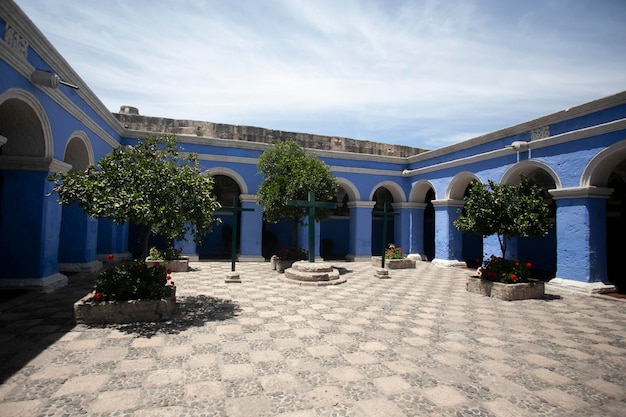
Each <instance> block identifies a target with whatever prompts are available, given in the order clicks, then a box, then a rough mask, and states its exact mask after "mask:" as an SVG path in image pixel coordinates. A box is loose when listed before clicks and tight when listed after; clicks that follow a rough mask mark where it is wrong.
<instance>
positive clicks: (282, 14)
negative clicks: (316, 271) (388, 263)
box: [15, 0, 626, 149]
mask: <svg viewBox="0 0 626 417" xmlns="http://www.w3.org/2000/svg"><path fill="white" fill-rule="evenodd" d="M15 1H16V3H17V4H18V6H20V7H21V8H22V10H24V12H25V13H26V14H27V15H28V16H29V18H30V19H31V20H32V21H33V22H34V23H35V25H36V26H37V27H38V28H39V29H40V30H41V31H42V32H43V34H44V35H45V36H46V37H47V38H48V40H49V41H50V42H51V43H52V44H53V45H54V47H55V48H56V49H57V50H58V51H59V52H60V53H61V54H62V55H63V57H64V58H65V59H66V60H67V61H68V62H69V64H70V65H71V66H72V67H73V68H74V70H75V71H76V72H77V73H78V74H79V76H80V77H81V78H82V79H83V80H84V81H85V82H86V83H87V85H88V86H89V87H90V88H91V89H92V90H93V91H94V92H95V94H96V95H97V96H98V97H99V98H100V100H101V101H102V102H103V103H104V105H105V106H106V107H107V108H108V109H109V110H110V111H112V112H118V111H119V108H120V106H122V105H129V106H133V107H137V108H138V109H139V112H140V114H142V115H146V116H155V117H167V118H173V119H189V120H201V121H209V122H215V123H227V124H235V125H247V126H257V127H264V128H268V129H277V130H283V131H292V132H303V133H312V134H320V135H329V136H342V137H348V138H354V139H365V140H372V141H376V142H385V143H390V144H399V145H408V146H414V147H420V148H426V149H435V148H439V147H442V146H446V145H450V144H453V143H457V142H461V141H463V140H467V139H471V138H473V137H476V136H479V135H482V134H485V133H489V132H492V131H495V130H499V129H502V128H505V127H509V126H513V125H516V124H518V123H523V122H525V121H528V120H532V119H534V118H537V117H541V116H544V115H546V114H550V113H554V112H557V111H560V110H563V109H566V108H569V107H574V106H576V105H579V104H583V103H586V102H588V101H591V100H595V99H598V98H602V97H605V96H609V95H612V94H615V93H618V92H620V91H623V90H626V24H625V23H624V22H626V0H594V1H591V0H524V1H519V0H515V1H507V0H440V1H439V0H404V1H402V0H368V1H366V0H185V1H175V0H171V1H166V0H132V1H131V0H107V1H101V0H15ZM60 75H61V76H62V74H60ZM66 81H68V82H71V81H72V80H66Z"/></svg>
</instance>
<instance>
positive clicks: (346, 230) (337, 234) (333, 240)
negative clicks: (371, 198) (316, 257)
mask: <svg viewBox="0 0 626 417" xmlns="http://www.w3.org/2000/svg"><path fill="white" fill-rule="evenodd" d="M350 201H351V200H350V195H349V193H348V191H347V190H346V188H344V186H342V185H341V184H340V185H338V186H337V194H336V195H335V198H334V199H333V203H336V204H337V207H336V208H335V209H334V210H333V211H332V214H331V216H330V218H329V219H327V220H325V221H323V222H322V223H321V224H320V245H321V247H320V252H319V253H320V255H321V256H322V258H324V259H345V257H346V255H347V254H348V253H349V251H350V208H349V207H348V203H349V202H350Z"/></svg>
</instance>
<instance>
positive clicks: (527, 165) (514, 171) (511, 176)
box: [500, 160, 562, 189]
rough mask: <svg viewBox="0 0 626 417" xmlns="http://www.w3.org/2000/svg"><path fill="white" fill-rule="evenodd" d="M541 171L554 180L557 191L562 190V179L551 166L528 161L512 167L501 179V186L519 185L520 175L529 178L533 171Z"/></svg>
mask: <svg viewBox="0 0 626 417" xmlns="http://www.w3.org/2000/svg"><path fill="white" fill-rule="evenodd" d="M537 169H541V170H543V171H545V172H546V173H548V175H550V177H552V180H553V181H554V185H555V188H556V189H560V188H562V185H561V179H560V178H559V176H558V175H557V173H556V172H555V171H554V170H553V169H552V167H550V165H548V164H545V163H543V162H540V161H536V160H527V161H522V162H518V163H517V164H514V165H511V166H510V167H509V169H507V170H506V171H505V173H504V174H503V175H502V178H501V179H500V183H501V184H519V182H520V177H519V175H520V174H522V175H526V176H529V175H530V174H531V173H532V172H533V171H535V170H537Z"/></svg>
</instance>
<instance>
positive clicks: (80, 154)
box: [59, 132, 100, 271]
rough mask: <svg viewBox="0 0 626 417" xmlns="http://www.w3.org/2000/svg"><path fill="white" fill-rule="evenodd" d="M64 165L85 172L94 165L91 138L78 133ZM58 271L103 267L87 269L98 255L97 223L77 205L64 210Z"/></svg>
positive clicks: (69, 143)
mask: <svg viewBox="0 0 626 417" xmlns="http://www.w3.org/2000/svg"><path fill="white" fill-rule="evenodd" d="M63 161H64V162H65V163H67V164H69V165H71V166H72V168H71V169H70V172H72V171H84V170H85V169H87V167H88V166H89V164H90V163H93V152H92V151H91V146H90V144H89V138H88V137H87V135H86V134H85V133H83V132H75V133H74V134H73V135H72V138H71V139H70V140H69V141H68V143H67V146H66V147H65V155H64V157H63ZM59 241H60V243H59V269H60V270H62V271H92V270H96V269H99V267H100V264H99V263H98V262H96V263H95V264H94V265H91V266H87V264H88V263H89V262H93V261H95V259H96V255H97V253H96V252H97V244H98V221H97V220H96V219H93V218H91V217H89V216H88V215H87V213H85V212H84V211H83V210H82V209H81V208H80V207H79V206H78V204H74V205H71V206H63V208H62V216H61V233H60V238H59Z"/></svg>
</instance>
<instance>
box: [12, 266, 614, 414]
mask: <svg viewBox="0 0 626 417" xmlns="http://www.w3.org/2000/svg"><path fill="white" fill-rule="evenodd" d="M333 263H334V265H336V267H337V268H338V269H339V270H340V272H341V274H342V276H343V277H345V278H346V279H347V282H346V283H344V284H342V285H337V286H327V287H304V286H298V285H293V284H289V283H284V282H282V281H280V280H279V279H278V275H279V274H278V273H277V272H276V271H274V270H272V269H271V267H270V263H267V262H266V263H239V264H237V271H238V272H239V274H240V276H241V280H242V282H241V283H226V282H225V280H224V278H225V277H226V274H227V272H228V271H230V263H228V262H192V263H191V270H190V271H189V272H185V273H175V274H173V279H174V280H175V282H176V285H177V289H178V293H177V295H178V303H179V313H178V315H177V316H176V318H175V319H174V320H172V321H171V322H163V323H153V324H126V325H110V326H86V325H76V324H74V321H73V311H72V304H73V303H74V302H75V301H76V300H78V299H80V298H81V297H82V296H84V295H85V294H86V293H87V292H88V291H89V289H90V284H91V282H92V279H93V275H87V274H75V275H73V276H71V277H70V285H69V286H68V287H65V288H61V289H60V290H57V291H56V292H55V293H51V294H32V293H24V294H16V295H15V296H14V297H7V298H4V299H2V301H1V302H0V328H1V331H0V355H1V358H2V359H1V360H0V382H1V385H0V416H11V417H17V416H64V415H71V416H74V415H89V416H229V417H237V416H276V415H279V416H283V417H309V416H387V417H393V416H619V415H623V412H624V409H625V408H626V361H625V360H624V358H625V357H626V308H625V307H626V304H625V303H624V301H623V300H618V299H611V298H608V297H602V296H589V295H582V294H574V293H570V292H567V291H565V290H563V289H559V288H555V287H553V286H550V285H549V284H548V285H547V286H546V293H547V294H546V297H545V298H544V299H541V300H526V301H515V302H505V301H500V300H497V299H493V298H487V297H482V296H479V295H476V294H471V293H468V292H466V290H465V279H466V277H467V275H468V272H469V271H468V270H465V269H460V268H438V267H435V266H433V265H431V264H429V263H427V262H418V264H417V268H416V269H405V270H392V271H390V275H391V279H387V280H380V279H377V278H375V277H374V273H375V271H376V268H375V267H372V266H371V265H370V264H369V263H345V262H333Z"/></svg>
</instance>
